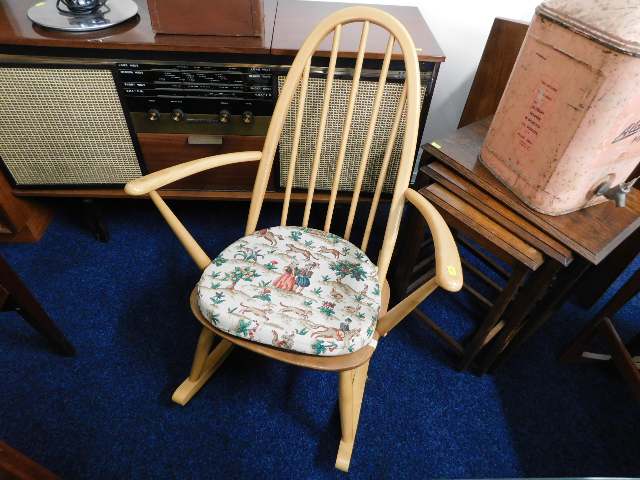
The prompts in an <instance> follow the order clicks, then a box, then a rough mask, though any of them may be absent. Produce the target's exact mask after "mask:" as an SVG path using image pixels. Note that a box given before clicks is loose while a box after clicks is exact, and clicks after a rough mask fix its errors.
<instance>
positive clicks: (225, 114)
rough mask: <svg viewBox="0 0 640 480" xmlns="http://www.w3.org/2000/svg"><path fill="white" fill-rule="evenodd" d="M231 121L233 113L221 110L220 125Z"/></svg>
mask: <svg viewBox="0 0 640 480" xmlns="http://www.w3.org/2000/svg"><path fill="white" fill-rule="evenodd" d="M230 121H231V112H229V110H220V123H229V122H230Z"/></svg>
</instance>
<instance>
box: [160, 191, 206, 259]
mask: <svg viewBox="0 0 640 480" xmlns="http://www.w3.org/2000/svg"><path fill="white" fill-rule="evenodd" d="M149 196H150V197H151V201H152V202H153V203H154V204H155V206H156V207H158V210H159V211H160V214H161V215H162V217H163V218H164V219H165V221H166V222H167V224H169V227H170V228H171V230H173V233H175V234H176V237H178V240H180V243H182V246H183V247H184V248H185V250H186V251H187V253H188V254H189V255H190V256H191V258H192V259H193V261H194V262H196V265H198V267H200V269H202V270H204V269H205V268H207V266H208V265H209V264H210V263H211V259H210V258H209V256H208V255H207V254H206V253H205V251H204V250H203V249H202V247H201V246H200V245H198V242H196V241H195V239H194V238H193V237H192V236H191V234H190V233H189V231H188V230H187V229H186V227H185V226H184V225H183V224H182V222H180V220H178V217H176V215H175V214H174V213H173V212H172V211H171V209H170V208H169V206H168V205H167V204H166V203H165V201H164V200H162V198H161V197H160V195H159V194H158V192H156V191H153V192H150V193H149Z"/></svg>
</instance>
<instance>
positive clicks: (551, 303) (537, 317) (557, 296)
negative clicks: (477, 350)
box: [491, 258, 590, 372]
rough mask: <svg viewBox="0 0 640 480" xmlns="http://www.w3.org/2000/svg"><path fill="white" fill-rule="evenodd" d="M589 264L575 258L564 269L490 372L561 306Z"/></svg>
mask: <svg viewBox="0 0 640 480" xmlns="http://www.w3.org/2000/svg"><path fill="white" fill-rule="evenodd" d="M589 266H590V264H589V263H588V262H587V261H586V260H584V259H582V258H576V259H575V260H574V261H573V263H572V264H571V265H570V266H569V267H568V268H566V269H565V270H564V271H563V272H562V275H559V276H558V277H559V278H558V281H556V282H555V283H554V285H553V288H552V289H551V290H550V291H549V294H548V295H546V296H545V297H544V300H543V301H542V302H540V305H539V308H536V309H535V310H534V311H533V314H532V315H531V319H530V321H528V322H524V323H522V324H521V326H520V328H518V329H517V331H516V335H515V336H514V338H513V340H512V341H511V343H509V344H508V345H507V346H506V347H505V349H504V351H503V352H502V353H501V354H500V356H499V357H498V358H497V359H496V361H495V362H494V363H493V365H491V371H492V372H494V371H495V370H496V368H498V367H499V366H500V365H502V364H503V363H504V362H505V361H506V360H507V359H509V358H510V357H511V355H512V354H513V352H515V351H516V350H517V349H518V348H519V347H520V345H522V344H523V343H524V342H526V341H527V340H528V339H529V338H530V337H531V336H532V335H533V334H534V333H535V332H537V331H538V329H539V328H540V327H542V325H544V324H545V323H546V322H547V320H549V318H551V317H552V316H553V314H554V313H555V312H556V311H557V310H558V309H559V308H560V307H561V306H562V304H563V303H564V301H565V300H566V299H567V297H568V296H569V295H570V294H571V292H572V290H573V287H574V286H575V285H576V284H577V283H578V281H579V280H580V278H581V277H582V275H583V274H584V273H585V272H586V271H587V270H588V268H589Z"/></svg>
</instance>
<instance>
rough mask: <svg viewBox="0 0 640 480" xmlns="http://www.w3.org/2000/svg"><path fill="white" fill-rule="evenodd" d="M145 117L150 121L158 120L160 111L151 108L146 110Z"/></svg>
mask: <svg viewBox="0 0 640 480" xmlns="http://www.w3.org/2000/svg"><path fill="white" fill-rule="evenodd" d="M147 118H148V119H149V120H151V121H152V122H155V121H156V120H160V112H159V111H158V110H156V109H155V108H151V109H149V111H148V112H147Z"/></svg>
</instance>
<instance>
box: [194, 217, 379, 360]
mask: <svg viewBox="0 0 640 480" xmlns="http://www.w3.org/2000/svg"><path fill="white" fill-rule="evenodd" d="M377 274H378V269H377V267H376V265H374V264H373V263H372V262H371V260H369V258H368V257H367V256H366V254H365V253H364V252H363V251H362V250H360V249H359V248H358V247H356V246H355V245H353V244H352V243H350V242H348V241H347V240H344V239H342V238H340V237H339V236H337V235H334V234H331V233H325V232H322V231H320V230H315V229H312V228H305V227H289V226H287V227H273V228H269V229H264V230H259V231H257V232H255V233H253V234H252V235H249V236H246V237H243V238H241V239H240V240H237V241H236V242H234V243H232V244H231V245H229V247H227V248H226V249H225V250H223V251H222V253H221V254H220V255H218V256H217V257H216V258H215V259H214V260H213V261H212V262H211V264H210V265H209V266H208V267H207V268H206V269H205V271H204V273H203V274H202V277H201V278H200V281H199V282H198V306H199V308H200V311H201V312H202V314H203V315H204V317H205V318H207V319H208V320H209V321H210V322H211V323H212V325H213V326H215V327H216V328H218V329H220V330H222V331H224V332H227V333H229V334H231V335H234V336H236V337H240V338H244V339H247V340H251V341H254V342H259V343H263V344H267V345H271V346H274V347H277V348H282V349H286V350H293V351H296V352H300V353H307V354H313V355H344V354H348V353H352V352H355V351H357V350H359V349H361V348H362V347H364V346H366V345H368V344H369V342H370V341H371V338H372V336H373V333H374V331H375V327H376V323H377V321H378V313H379V311H380V302H381V300H380V287H379V283H378V278H377Z"/></svg>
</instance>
